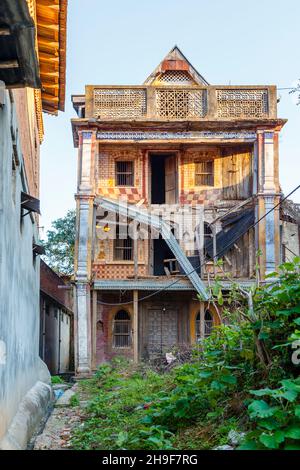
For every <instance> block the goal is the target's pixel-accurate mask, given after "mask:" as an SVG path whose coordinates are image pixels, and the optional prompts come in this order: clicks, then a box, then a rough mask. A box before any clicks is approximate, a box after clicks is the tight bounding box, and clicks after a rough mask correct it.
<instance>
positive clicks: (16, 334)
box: [0, 89, 49, 447]
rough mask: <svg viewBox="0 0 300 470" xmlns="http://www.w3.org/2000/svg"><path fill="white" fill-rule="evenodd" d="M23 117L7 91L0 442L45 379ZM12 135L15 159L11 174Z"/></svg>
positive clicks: (1, 130)
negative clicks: (26, 202) (26, 201)
mask: <svg viewBox="0 0 300 470" xmlns="http://www.w3.org/2000/svg"><path fill="white" fill-rule="evenodd" d="M26 93H27V91H26V89H23V94H25V96H26ZM18 94H19V95H20V92H19V93H18ZM18 99H19V98H18V96H17V97H15V100H16V101H17V100H18ZM23 99H24V96H23ZM31 112H32V113H33V112H34V110H32V111H31ZM28 118H29V117H28V116H26V113H24V116H23V117H22V119H21V120H20V122H19V124H18V123H17V115H16V111H15V105H14V104H12V103H11V99H10V96H9V93H8V92H7V91H6V92H5V103H4V106H2V107H0V342H1V343H0V346H1V347H0V441H1V439H2V438H3V436H4V435H5V433H6V431H7V430H8V428H9V426H10V424H11V423H12V420H13V417H14V416H15V415H16V413H17V411H18V407H19V405H20V402H21V400H22V399H23V398H24V396H25V395H26V393H27V392H29V390H30V389H31V388H32V387H33V386H34V385H35V384H36V382H37V381H38V380H39V379H40V380H42V381H43V382H45V381H47V380H48V378H49V375H48V372H47V370H45V365H44V363H42V361H41V360H40V359H39V258H38V257H37V258H36V260H35V261H34V260H33V254H32V242H33V239H35V240H36V241H37V240H38V229H37V221H36V220H35V219H33V218H31V216H30V215H27V216H26V217H24V218H23V219H22V222H21V218H20V196H21V191H22V190H25V191H27V192H28V191H29V188H28V185H27V181H26V168H25V164H24V160H23V156H22V151H21V148H22V146H21V143H20V136H21V135H22V129H23V128H24V123H25V121H26V119H28ZM22 121H23V122H22ZM11 129H13V133H12V132H11ZM13 134H15V144H16V147H17V154H18V158H19V160H20V164H19V166H17V169H16V171H15V174H13V173H14V172H13V170H12V156H13V140H12V135H13ZM29 137H30V136H27V138H29ZM37 157H38V156H37V155H34V156H33V158H37ZM0 447H1V444H0Z"/></svg>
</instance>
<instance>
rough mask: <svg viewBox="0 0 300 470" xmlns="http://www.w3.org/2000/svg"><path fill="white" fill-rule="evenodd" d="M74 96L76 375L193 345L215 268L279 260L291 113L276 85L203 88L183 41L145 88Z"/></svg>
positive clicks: (206, 327)
mask: <svg viewBox="0 0 300 470" xmlns="http://www.w3.org/2000/svg"><path fill="white" fill-rule="evenodd" d="M72 101H73V106H74V108H75V110H76V112H77V117H76V119H73V120H72V128H73V138H74V145H75V146H76V147H78V190H77V194H76V200H77V248H76V268H75V269H76V318H77V321H76V367H77V373H79V374H80V373H81V374H82V373H89V372H90V371H91V370H92V369H94V368H95V367H96V366H97V364H99V363H101V362H103V361H105V360H109V359H110V358H111V357H113V356H114V355H116V354H117V355H120V354H123V355H126V356H128V357H132V358H134V359H135V360H136V361H137V360H139V359H151V358H154V357H156V355H157V354H161V353H164V352H166V351H169V350H171V349H172V347H174V346H176V345H177V346H185V345H190V344H192V343H194V342H196V341H197V340H199V339H201V338H203V337H204V336H206V335H208V334H209V333H210V331H211V328H212V327H213V325H215V324H218V323H220V321H222V319H221V318H220V316H219V315H218V314H217V312H216V311H215V309H214V308H212V307H211V306H210V304H209V299H208V295H207V291H206V287H207V284H208V283H209V282H210V281H211V280H212V279H213V278H214V277H215V276H216V275H218V276H221V277H222V278H223V286H224V289H226V288H228V286H229V281H228V276H229V277H230V278H233V279H237V280H239V282H241V283H242V284H243V285H245V286H249V285H251V283H253V282H254V280H255V275H256V272H255V271H256V265H257V253H259V257H258V264H259V275H260V278H261V279H264V277H265V275H266V274H267V273H270V272H272V271H273V270H274V269H275V267H276V265H278V264H279V262H280V260H281V233H280V225H281V224H280V213H279V207H278V206H277V204H278V202H279V201H280V197H281V191H280V186H279V173H278V159H279V145H278V144H279V133H280V130H281V129H282V127H283V125H284V124H285V121H284V120H283V119H279V118H278V117H277V92H276V87H275V86H270V85H249V86H232V85H230V86H228V85H226V86H224V85H210V84H209V83H208V82H207V81H206V80H205V79H204V78H203V76H202V75H200V74H199V73H198V72H197V70H196V69H195V68H194V67H193V66H192V65H191V63H190V62H189V61H188V60H187V58H186V57H185V56H184V55H183V54H182V52H181V51H180V50H179V49H178V47H174V48H173V49H172V50H171V51H170V53H169V54H168V55H167V56H166V57H165V58H164V60H163V61H162V62H161V63H160V64H159V65H158V67H157V68H156V69H155V70H154V72H153V73H152V74H151V75H150V76H149V77H148V78H147V79H146V80H145V82H144V83H143V84H142V85H138V86H137V85H130V86H107V85H105V86H103V85H95V86H94V85H89V86H86V89H85V94H84V95H76V96H73V97H72ZM184 214H187V215H186V217H187V218H186V219H183V218H182V217H183V216H184ZM265 214H267V215H266V216H265ZM262 217H263V218H262ZM261 218H262V220H260V219H261ZM187 221H192V222H191V227H192V233H191V231H190V229H187ZM142 234H143V236H142ZM145 234H146V235H147V236H145ZM149 234H150V236H149ZM220 258H221V259H222V260H223V265H222V266H215V263H214V260H217V259H220ZM199 299H201V300H199Z"/></svg>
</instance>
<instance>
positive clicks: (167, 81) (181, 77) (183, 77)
mask: <svg viewBox="0 0 300 470" xmlns="http://www.w3.org/2000/svg"><path fill="white" fill-rule="evenodd" d="M157 83H158V84H159V85H195V84H196V83H195V81H194V80H193V79H192V77H191V76H190V75H189V74H188V73H187V72H186V71H184V70H167V71H166V72H164V73H162V74H161V75H160V76H159V77H158V79H157Z"/></svg>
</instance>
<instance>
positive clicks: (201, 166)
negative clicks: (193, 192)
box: [195, 160, 214, 186]
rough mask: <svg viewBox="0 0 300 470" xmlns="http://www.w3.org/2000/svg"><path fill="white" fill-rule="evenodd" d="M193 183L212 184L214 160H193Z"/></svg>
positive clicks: (200, 184) (197, 184)
mask: <svg viewBox="0 0 300 470" xmlns="http://www.w3.org/2000/svg"><path fill="white" fill-rule="evenodd" d="M195 185H196V186H214V161H213V160H210V161H205V162H195Z"/></svg>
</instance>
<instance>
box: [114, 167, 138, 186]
mask: <svg viewBox="0 0 300 470" xmlns="http://www.w3.org/2000/svg"><path fill="white" fill-rule="evenodd" d="M116 185H117V186H134V174H133V162H121V161H118V162H116Z"/></svg>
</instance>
